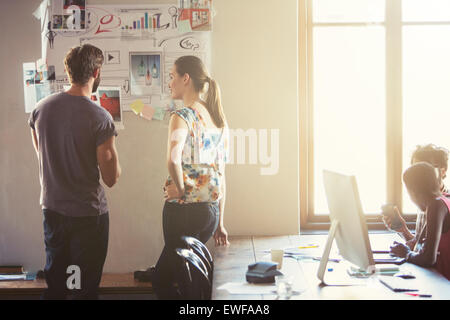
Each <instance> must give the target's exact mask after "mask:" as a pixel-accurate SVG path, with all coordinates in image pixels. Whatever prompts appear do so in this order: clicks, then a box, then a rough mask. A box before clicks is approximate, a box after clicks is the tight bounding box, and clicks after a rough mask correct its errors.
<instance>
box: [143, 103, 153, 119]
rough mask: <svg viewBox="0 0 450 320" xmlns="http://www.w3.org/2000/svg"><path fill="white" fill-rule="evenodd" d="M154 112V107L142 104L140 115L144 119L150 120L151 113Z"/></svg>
mask: <svg viewBox="0 0 450 320" xmlns="http://www.w3.org/2000/svg"><path fill="white" fill-rule="evenodd" d="M154 114H155V109H154V108H153V107H151V106H148V105H144V107H143V108H142V111H141V116H142V118H144V119H147V120H152V118H153V115H154Z"/></svg>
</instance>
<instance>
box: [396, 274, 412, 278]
mask: <svg viewBox="0 0 450 320" xmlns="http://www.w3.org/2000/svg"><path fill="white" fill-rule="evenodd" d="M395 277H399V278H402V279H415V278H416V277H415V276H413V275H412V274H410V273H400V274H396V275H395Z"/></svg>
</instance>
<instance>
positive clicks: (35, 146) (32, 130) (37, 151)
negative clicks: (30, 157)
mask: <svg viewBox="0 0 450 320" xmlns="http://www.w3.org/2000/svg"><path fill="white" fill-rule="evenodd" d="M31 138H32V140H33V146H34V150H35V151H36V155H37V156H38V157H39V143H38V140H37V136H36V131H34V129H31Z"/></svg>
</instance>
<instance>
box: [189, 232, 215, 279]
mask: <svg viewBox="0 0 450 320" xmlns="http://www.w3.org/2000/svg"><path fill="white" fill-rule="evenodd" d="M181 240H182V241H183V242H184V243H185V244H186V247H187V249H191V250H192V251H193V252H195V253H196V254H197V255H198V256H199V258H200V259H202V261H203V263H204V264H205V266H206V268H207V270H208V274H209V281H210V282H211V283H212V281H213V272H214V261H213V258H212V256H211V253H209V250H208V248H207V247H206V246H205V245H204V244H203V242H201V241H200V240H198V239H196V238H194V237H188V236H183V237H181Z"/></svg>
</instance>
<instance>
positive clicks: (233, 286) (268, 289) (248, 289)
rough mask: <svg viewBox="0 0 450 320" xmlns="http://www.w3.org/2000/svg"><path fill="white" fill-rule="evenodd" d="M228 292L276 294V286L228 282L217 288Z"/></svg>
mask: <svg viewBox="0 0 450 320" xmlns="http://www.w3.org/2000/svg"><path fill="white" fill-rule="evenodd" d="M217 289H218V290H227V291H228V292H229V293H230V294H244V295H245V294H272V295H273V294H276V293H274V291H276V289H277V287H276V285H275V284H253V283H248V282H228V283H225V284H224V285H221V286H220V287H218V288H217Z"/></svg>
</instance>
